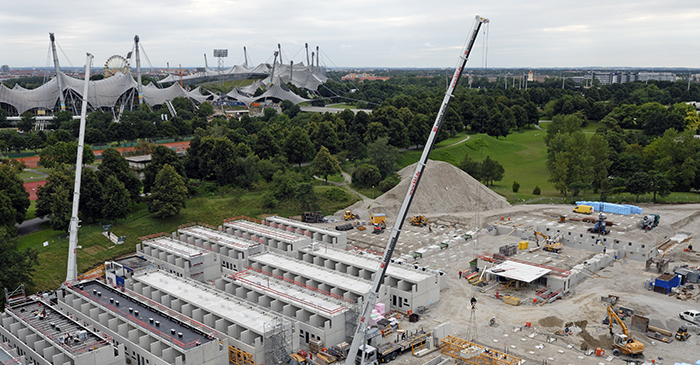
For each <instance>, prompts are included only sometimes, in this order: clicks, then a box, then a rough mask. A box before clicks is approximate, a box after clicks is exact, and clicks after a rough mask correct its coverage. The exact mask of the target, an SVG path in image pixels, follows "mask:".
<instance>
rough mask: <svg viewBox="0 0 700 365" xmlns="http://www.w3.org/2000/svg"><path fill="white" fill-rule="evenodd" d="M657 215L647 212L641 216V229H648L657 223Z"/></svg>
mask: <svg viewBox="0 0 700 365" xmlns="http://www.w3.org/2000/svg"><path fill="white" fill-rule="evenodd" d="M659 218H660V217H659V215H658V214H647V215H645V216H643V217H642V222H641V224H642V229H643V230H645V231H650V230H652V229H653V228H654V227H656V226H658V225H659Z"/></svg>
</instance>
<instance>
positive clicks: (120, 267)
mask: <svg viewBox="0 0 700 365" xmlns="http://www.w3.org/2000/svg"><path fill="white" fill-rule="evenodd" d="M149 268H153V263H152V262H149V261H148V260H146V259H145V258H143V257H139V256H129V257H126V258H123V259H119V260H115V261H105V270H104V276H105V280H106V281H107V283H108V284H109V285H116V286H118V287H121V288H123V287H124V286H125V285H129V286H130V282H131V277H132V276H133V275H134V272H139V271H143V270H147V269H149Z"/></svg>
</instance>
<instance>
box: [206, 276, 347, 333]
mask: <svg viewBox="0 0 700 365" xmlns="http://www.w3.org/2000/svg"><path fill="white" fill-rule="evenodd" d="M215 286H216V287H217V288H219V289H220V290H222V291H225V292H226V293H229V294H231V295H232V296H235V297H236V298H240V299H245V300H247V301H250V302H254V303H257V304H258V305H260V306H261V307H263V308H266V309H268V310H272V311H274V312H277V313H279V314H281V315H284V316H285V317H289V318H291V319H292V320H293V322H294V328H295V334H296V336H297V337H298V338H299V341H300V342H301V343H302V344H306V345H308V343H309V340H312V339H320V340H322V341H323V343H324V344H326V345H327V346H332V345H336V344H338V343H341V342H343V341H346V340H347V339H348V338H351V337H352V332H353V329H354V326H355V325H356V324H357V323H356V322H357V315H358V311H359V307H358V306H357V303H355V302H353V301H351V300H349V299H346V298H343V297H341V296H338V295H334V294H331V293H329V292H325V291H323V290H320V289H317V288H309V287H307V286H303V285H301V283H298V282H294V281H291V280H288V279H284V278H282V277H277V276H274V275H271V274H269V275H265V274H262V273H260V272H258V271H255V270H253V269H249V270H246V271H243V272H240V273H236V274H233V275H225V276H224V277H223V278H222V279H220V280H217V282H216V283H215Z"/></svg>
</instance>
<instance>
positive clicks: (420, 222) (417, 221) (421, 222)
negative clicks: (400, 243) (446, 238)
mask: <svg viewBox="0 0 700 365" xmlns="http://www.w3.org/2000/svg"><path fill="white" fill-rule="evenodd" d="M411 225H412V226H417V227H425V226H427V225H428V218H426V217H425V216H423V215H417V216H415V217H413V218H411Z"/></svg>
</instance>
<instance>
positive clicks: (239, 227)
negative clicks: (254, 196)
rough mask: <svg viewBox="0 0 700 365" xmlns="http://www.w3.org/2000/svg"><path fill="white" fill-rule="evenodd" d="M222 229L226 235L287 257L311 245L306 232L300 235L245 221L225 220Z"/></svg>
mask: <svg viewBox="0 0 700 365" xmlns="http://www.w3.org/2000/svg"><path fill="white" fill-rule="evenodd" d="M224 229H225V230H226V233H228V234H233V235H236V236H238V237H243V238H245V239H248V240H253V241H255V242H259V243H262V244H263V245H265V246H267V247H269V248H270V249H274V250H278V251H282V252H285V253H287V254H288V255H293V253H294V252H295V251H296V250H298V249H299V248H301V247H303V246H307V245H309V244H310V243H311V237H310V236H311V233H310V232H308V231H307V232H308V235H302V234H297V233H292V232H289V231H283V230H281V229H277V228H273V227H269V226H266V225H264V224H261V223H255V222H251V221H250V220H246V219H235V218H233V219H231V220H230V219H226V220H224Z"/></svg>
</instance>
